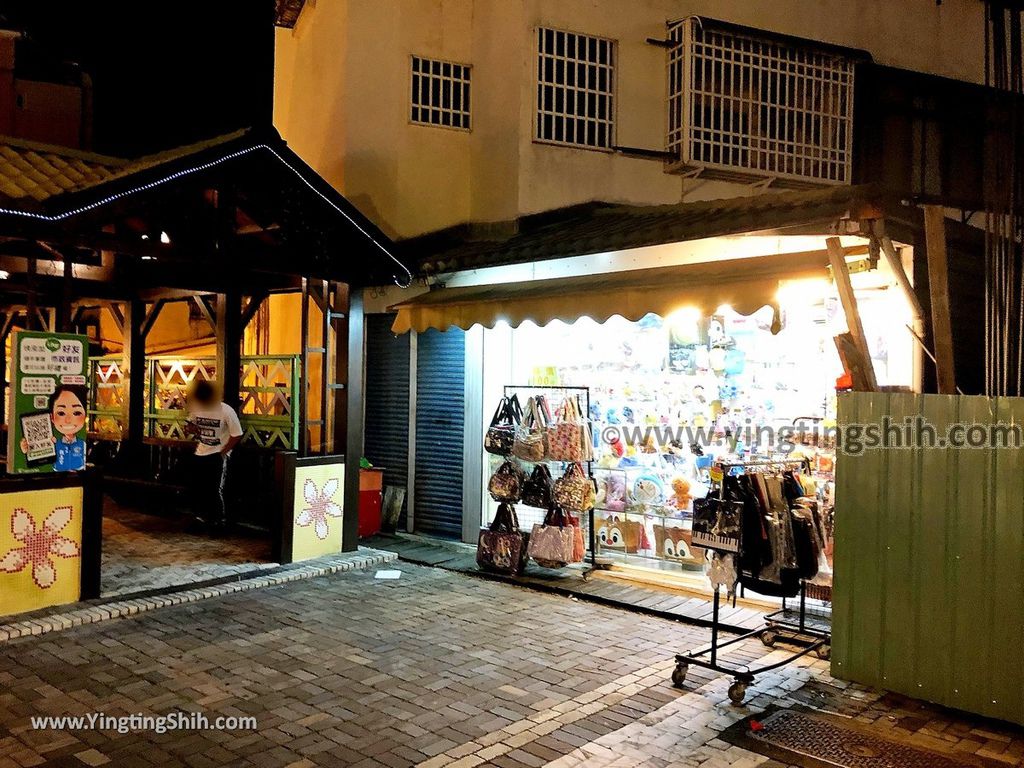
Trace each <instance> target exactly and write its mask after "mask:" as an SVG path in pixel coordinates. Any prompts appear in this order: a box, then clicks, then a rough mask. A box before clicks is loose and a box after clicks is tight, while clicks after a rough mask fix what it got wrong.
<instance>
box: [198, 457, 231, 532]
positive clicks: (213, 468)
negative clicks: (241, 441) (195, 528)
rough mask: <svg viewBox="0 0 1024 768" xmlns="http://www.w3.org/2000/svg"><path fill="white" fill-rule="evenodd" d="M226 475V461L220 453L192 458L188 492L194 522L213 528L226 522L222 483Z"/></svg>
mask: <svg viewBox="0 0 1024 768" xmlns="http://www.w3.org/2000/svg"><path fill="white" fill-rule="evenodd" d="M227 474H228V459H227V456H225V455H224V454H222V453H214V454H211V455H209V456H193V457H192V472H191V473H190V475H191V476H190V477H189V479H188V481H189V490H190V496H191V502H192V514H193V515H195V518H196V520H198V521H200V522H204V523H207V524H208V525H213V526H222V525H224V524H225V522H227V514H226V510H225V508H224V481H225V479H226V478H227Z"/></svg>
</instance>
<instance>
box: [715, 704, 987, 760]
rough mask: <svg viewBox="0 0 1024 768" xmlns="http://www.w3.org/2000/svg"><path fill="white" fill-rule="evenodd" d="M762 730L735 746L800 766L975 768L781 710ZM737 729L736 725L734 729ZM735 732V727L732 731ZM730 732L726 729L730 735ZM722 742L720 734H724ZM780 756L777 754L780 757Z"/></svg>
mask: <svg viewBox="0 0 1024 768" xmlns="http://www.w3.org/2000/svg"><path fill="white" fill-rule="evenodd" d="M761 723H762V725H763V726H764V727H763V728H762V729H760V730H757V731H751V730H750V727H749V725H748V724H747V723H745V722H744V723H743V731H744V733H743V734H742V735H741V734H738V733H736V732H735V731H734V734H735V735H737V736H741V741H742V743H741V741H740V740H738V741H731V740H730V739H728V738H726V741H730V742H731V743H736V744H738V746H742V747H744V748H745V749H749V750H752V751H755V752H758V751H759V749H758V748H759V746H760V747H763V748H764V749H763V751H761V752H760V753H761V754H768V755H769V756H770V757H775V759H777V760H778V759H779V758H780V757H783V756H785V757H787V758H788V761H789V762H791V763H795V764H799V765H802V766H814V768H817V767H818V766H821V767H822V768H824V767H825V766H829V767H831V766H835V768H965V766H977V765H978V763H977V762H976V761H974V760H971V759H970V758H965V760H966V761H961V760H958V759H956V758H953V757H946V756H945V755H943V754H942V753H940V752H936V751H933V750H929V749H920V748H918V747H911V746H907V745H905V744H901V743H900V742H898V741H893V740H892V739H887V738H885V737H884V736H876V735H874V734H872V733H869V732H866V730H865V729H864V728H863V727H862V726H860V725H854V724H851V725H850V726H846V725H844V724H843V723H842V722H841V721H839V720H838V719H837V718H834V717H829V716H827V715H818V714H815V713H812V712H804V711H798V710H792V709H780V710H777V711H775V712H772V713H771V714H770V715H767V716H765V717H764V718H763V719H761ZM737 725H740V724H739V723H738V724H737ZM734 727H735V726H734ZM730 730H731V729H730ZM723 737H724V734H723ZM780 753H781V754H780Z"/></svg>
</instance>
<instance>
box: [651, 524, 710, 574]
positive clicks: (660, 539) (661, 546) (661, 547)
mask: <svg viewBox="0 0 1024 768" xmlns="http://www.w3.org/2000/svg"><path fill="white" fill-rule="evenodd" d="M692 537H693V534H691V533H690V531H688V530H686V529H685V528H671V527H668V526H664V525H658V524H657V523H655V525H654V546H655V547H656V551H657V553H658V555H659V556H660V557H664V558H666V559H668V560H675V561H678V562H681V563H686V564H688V565H703V564H704V549H703V548H701V547H694V546H693V544H692Z"/></svg>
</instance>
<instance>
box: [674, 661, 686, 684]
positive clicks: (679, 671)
mask: <svg viewBox="0 0 1024 768" xmlns="http://www.w3.org/2000/svg"><path fill="white" fill-rule="evenodd" d="M689 671H690V665H689V664H676V668H675V669H673V670H672V685H674V686H675V687H676V688H682V687H683V683H684V682H685V681H686V673H687V672H689Z"/></svg>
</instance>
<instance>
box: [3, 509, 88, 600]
mask: <svg viewBox="0 0 1024 768" xmlns="http://www.w3.org/2000/svg"><path fill="white" fill-rule="evenodd" d="M71 517H72V510H71V507H57V508H56V509H54V510H53V511H52V512H51V513H50V514H49V515H48V516H47V518H46V520H44V521H43V525H42V527H41V528H39V529H38V530H37V529H36V521H35V520H34V519H33V517H32V515H30V514H29V513H28V512H26V511H25V510H24V509H15V510H14V515H13V516H12V517H11V533H13V534H14V538H15V539H17V540H18V541H20V542H22V544H23V545H24V546H21V547H15V548H14V549H11V550H9V551H8V552H7V553H6V554H5V555H4V556H3V557H0V571H2V572H4V573H18V572H19V571H22V570H24V569H25V568H27V567H29V566H30V565H31V567H32V580H33V581H34V582H35V583H36V586H38V587H39V588H40V589H49V588H50V587H52V586H53V585H54V583H55V582H56V581H57V569H56V568H55V567H54V565H53V558H54V557H55V556H56V557H61V558H65V559H70V558H73V557H78V556H79V555H80V554H81V553H82V551H81V549H80V548H79V546H78V543H77V542H75V541H72V540H71V539H69V538H67V537H66V536H61V535H60V534H61V531H63V530H64V529H65V528H66V527H67V525H68V523H70V522H71Z"/></svg>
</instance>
